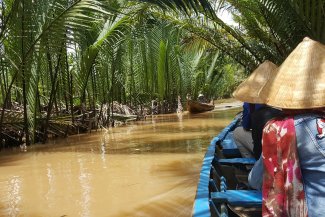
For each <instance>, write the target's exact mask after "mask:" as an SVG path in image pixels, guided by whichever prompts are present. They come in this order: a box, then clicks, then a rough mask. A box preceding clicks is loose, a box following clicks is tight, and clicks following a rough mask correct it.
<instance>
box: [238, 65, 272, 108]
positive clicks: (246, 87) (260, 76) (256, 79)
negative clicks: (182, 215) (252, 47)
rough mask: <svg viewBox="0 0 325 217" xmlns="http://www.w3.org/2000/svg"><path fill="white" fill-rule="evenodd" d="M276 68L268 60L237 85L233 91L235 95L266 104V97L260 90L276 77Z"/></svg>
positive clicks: (241, 98)
mask: <svg viewBox="0 0 325 217" xmlns="http://www.w3.org/2000/svg"><path fill="white" fill-rule="evenodd" d="M275 69H277V66H276V65H275V64H274V63H272V62H270V61H268V60H266V61H265V62H263V63H262V64H261V65H259V66H258V67H257V69H255V70H254V71H253V73H252V74H251V75H250V76H249V77H248V78H247V79H246V80H245V81H243V82H242V83H241V84H240V85H239V86H238V87H237V89H236V90H235V91H234V92H233V96H234V97H235V98H236V99H238V100H240V101H243V102H249V103H259V104H264V103H265V99H263V98H261V97H260V91H261V90H262V88H263V87H264V86H265V85H266V83H267V82H268V81H269V80H270V79H271V78H272V77H274V74H275V73H274V71H275Z"/></svg>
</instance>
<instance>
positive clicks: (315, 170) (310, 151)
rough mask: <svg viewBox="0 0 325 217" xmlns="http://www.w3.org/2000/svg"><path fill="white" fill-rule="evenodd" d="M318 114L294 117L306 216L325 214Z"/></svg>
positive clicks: (324, 153) (324, 155) (324, 147)
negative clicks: (306, 209)
mask: <svg viewBox="0 0 325 217" xmlns="http://www.w3.org/2000/svg"><path fill="white" fill-rule="evenodd" d="M323 118H324V117H321V115H318V114H302V115H296V116H295V117H294V124H295V130H296V138H297V148H298V155H299V160H300V167H301V172H302V176H303V183H304V190H305V193H306V200H307V205H308V216H309V217H314V216H325V206H324V205H325V138H323V137H322V136H320V135H321V134H322V132H323V124H322V120H323Z"/></svg>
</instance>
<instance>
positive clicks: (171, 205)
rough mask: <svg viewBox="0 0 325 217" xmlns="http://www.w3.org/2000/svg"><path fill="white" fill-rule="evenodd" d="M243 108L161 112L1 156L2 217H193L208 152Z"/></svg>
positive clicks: (0, 194) (0, 193)
mask: <svg viewBox="0 0 325 217" xmlns="http://www.w3.org/2000/svg"><path fill="white" fill-rule="evenodd" d="M238 111H239V110H238V109H231V110H226V111H213V112H207V113H202V114H198V115H190V114H188V113H186V112H185V113H184V114H183V115H177V114H171V115H159V116H154V117H147V119H146V120H145V121H141V122H136V123H130V124H128V125H126V126H122V127H116V128H113V129H108V130H105V129H104V130H102V131H98V132H92V133H91V134H84V135H75V136H71V137H69V138H67V139H61V140H54V141H50V142H49V144H47V145H34V146H31V147H28V150H27V151H26V152H22V151H20V150H19V149H15V150H6V151H2V152H0V216H5V217H7V216H10V217H11V216H24V217H25V216H28V217H29V216H31V217H43V216H45V217H52V216H53V217H63V216H65V217H68V216H69V217H70V216H71V217H74V216H83V217H88V216H89V217H90V216H91V217H93V216H94V217H102V216H103V217H106V216H107V217H124V216H164V217H165V216H179V217H181V216H191V212H192V206H193V201H194V197H195V193H196V186H197V183H198V179H199V173H200V167H201V163H202V159H203V157H204V153H205V151H206V148H207V146H208V145H209V143H210V140H211V139H212V138H213V137H214V136H216V135H217V134H218V132H220V130H222V129H223V128H224V127H225V126H226V125H227V124H228V123H230V121H231V120H232V119H233V117H234V115H235V114H236V113H237V112H238Z"/></svg>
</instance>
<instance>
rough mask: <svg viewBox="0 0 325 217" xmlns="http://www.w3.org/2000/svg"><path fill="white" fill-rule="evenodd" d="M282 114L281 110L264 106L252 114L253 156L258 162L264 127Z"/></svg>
mask: <svg viewBox="0 0 325 217" xmlns="http://www.w3.org/2000/svg"><path fill="white" fill-rule="evenodd" d="M281 114H282V111H281V110H278V109H275V108H272V107H269V106H264V107H262V108H260V109H258V110H256V111H254V112H253V113H252V114H251V127H252V139H253V143H254V148H253V154H254V157H255V159H256V160H258V159H259V158H260V156H261V153H262V135H263V128H264V125H265V124H266V123H267V122H268V121H269V120H271V119H272V118H275V117H278V116H280V115H281Z"/></svg>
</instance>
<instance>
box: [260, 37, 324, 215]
mask: <svg viewBox="0 0 325 217" xmlns="http://www.w3.org/2000/svg"><path fill="white" fill-rule="evenodd" d="M276 71H277V73H276V76H275V77H274V78H272V82H270V83H267V84H266V85H265V87H264V88H262V90H261V92H260V94H259V96H260V97H261V98H262V99H264V100H265V102H266V104H267V105H269V106H272V107H277V108H281V109H282V110H283V111H284V112H285V113H286V116H285V117H282V118H276V119H274V120H271V121H269V122H268V123H267V124H266V126H265V127H264V130H263V139H262V144H263V154H262V156H263V164H264V175H263V203H262V214H263V216H294V217H305V216H309V217H316V216H325V206H324V205H325V138H324V135H325V134H324V128H325V124H324V123H325V113H324V111H325V46H324V45H323V44H321V43H319V42H316V41H313V40H311V39H309V38H305V39H304V40H303V41H302V42H301V43H300V44H299V45H298V46H297V47H296V48H295V49H294V50H293V51H292V52H291V53H290V55H289V56H288V57H287V59H286V60H285V61H284V62H283V63H282V65H281V66H280V67H279V68H278V69H277V70H276Z"/></svg>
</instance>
